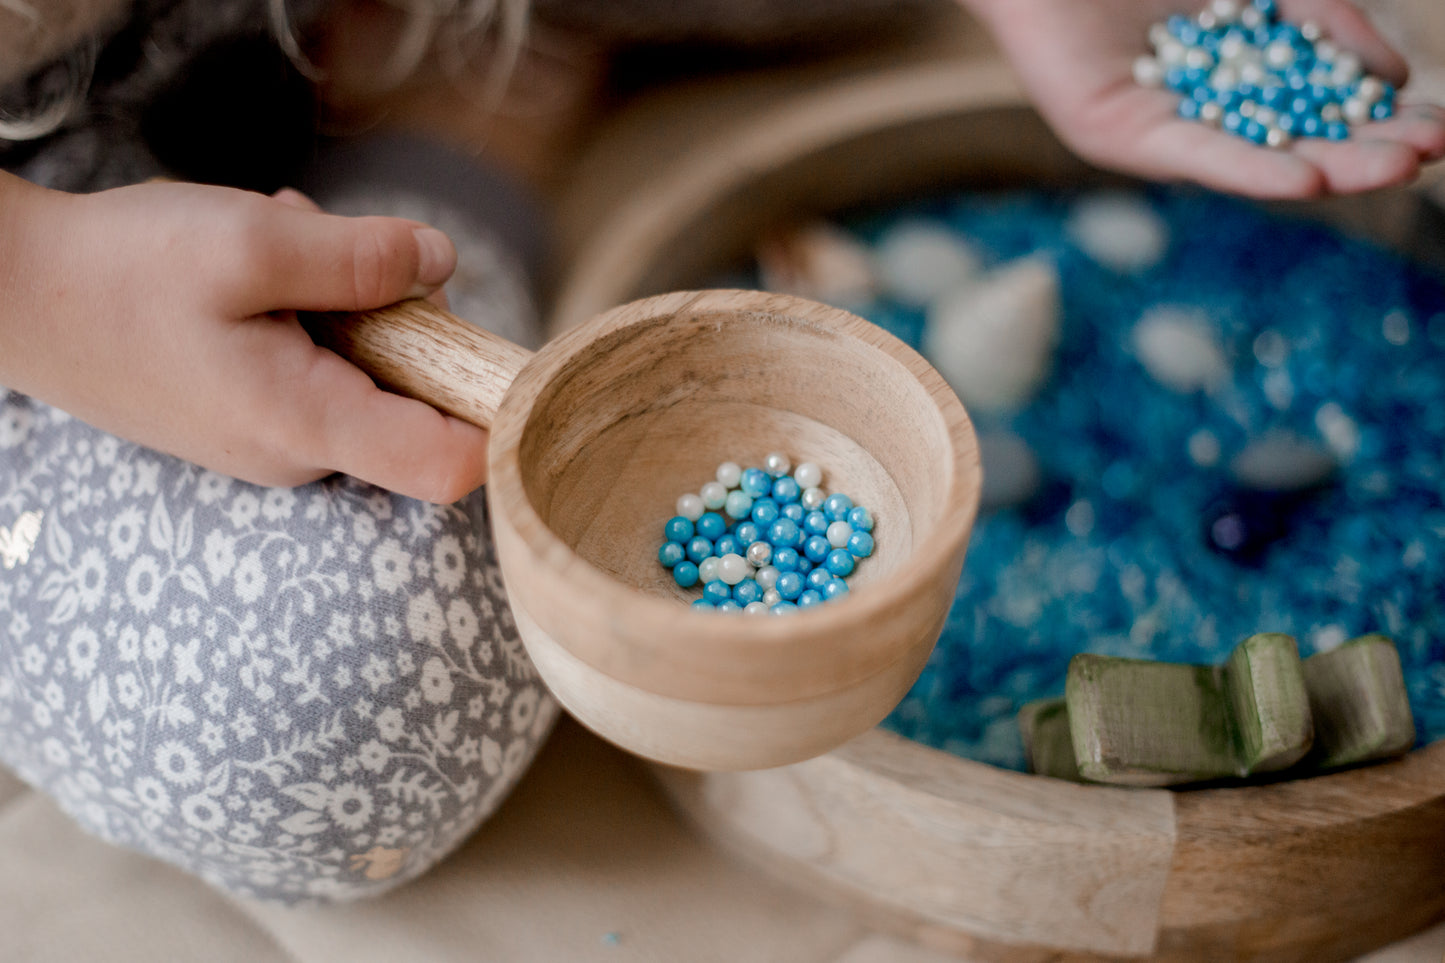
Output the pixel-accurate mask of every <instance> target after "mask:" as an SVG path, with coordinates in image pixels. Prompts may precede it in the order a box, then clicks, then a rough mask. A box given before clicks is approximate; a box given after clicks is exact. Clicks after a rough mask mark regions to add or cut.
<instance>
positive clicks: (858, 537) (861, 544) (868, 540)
mask: <svg viewBox="0 0 1445 963" xmlns="http://www.w3.org/2000/svg"><path fill="white" fill-rule="evenodd" d="M848 554H850V555H852V556H853V557H854V558H867V557H868V556H869V555H872V554H873V536H872V535H869V534H868V533H867V532H858V531H855V532H854V533H853V534H852V535H849V536H848Z"/></svg>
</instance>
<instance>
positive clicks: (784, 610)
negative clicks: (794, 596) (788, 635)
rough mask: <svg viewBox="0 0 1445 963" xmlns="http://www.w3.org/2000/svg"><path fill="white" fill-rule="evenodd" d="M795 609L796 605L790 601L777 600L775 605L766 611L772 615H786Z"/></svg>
mask: <svg viewBox="0 0 1445 963" xmlns="http://www.w3.org/2000/svg"><path fill="white" fill-rule="evenodd" d="M797 610H798V607H797V606H796V605H794V604H793V603H792V602H779V603H778V604H777V605H774V606H773V607H772V608H770V609H768V611H769V612H771V613H772V614H773V615H787V614H788V613H790V612H796V611H797Z"/></svg>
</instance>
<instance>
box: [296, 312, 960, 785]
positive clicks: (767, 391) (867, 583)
mask: <svg viewBox="0 0 1445 963" xmlns="http://www.w3.org/2000/svg"><path fill="white" fill-rule="evenodd" d="M308 327H309V328H310V329H311V331H312V335H313V337H315V338H316V339H317V341H318V343H321V344H323V345H325V346H326V347H329V348H331V349H332V350H334V351H336V352H337V353H339V354H341V355H342V356H344V357H346V358H348V359H349V360H351V361H352V362H354V363H355V364H357V365H359V366H360V367H361V368H362V369H363V370H365V371H367V372H368V373H369V374H371V375H372V377H374V378H375V379H376V380H377V381H378V383H380V384H382V385H383V386H385V387H388V388H390V389H392V390H395V391H398V392H401V393H403V394H407V395H411V396H413V397H416V398H420V399H422V400H424V401H427V402H429V403H430V404H432V405H434V406H436V407H437V408H439V409H441V410H443V411H446V412H449V413H451V414H454V415H457V416H459V417H461V418H464V419H466V420H468V421H470V422H473V423H474V424H477V425H480V426H482V427H484V428H490V429H491V432H492V437H491V446H490V450H489V453H488V454H489V462H490V480H489V482H488V485H487V501H488V506H489V508H490V511H491V517H492V526H493V532H494V535H495V538H496V543H497V551H498V557H499V559H500V561H501V566H502V575H503V579H504V581H505V583H506V587H507V592H508V596H509V598H510V601H511V606H512V612H513V614H514V615H515V617H516V620H517V625H518V628H519V630H520V632H521V636H522V640H523V642H524V643H525V644H526V646H527V649H528V652H529V653H530V655H531V657H532V660H533V661H534V662H535V663H536V665H537V668H538V670H539V672H540V673H541V675H542V677H543V679H544V680H545V681H546V683H547V684H548V686H549V687H550V688H551V690H552V691H553V693H555V694H556V696H557V698H558V699H559V700H560V701H561V702H562V704H563V705H564V706H566V708H567V709H568V710H570V711H571V712H572V714H573V715H575V716H576V717H577V718H578V719H579V720H581V721H582V722H583V723H584V724H585V725H587V726H589V727H590V728H592V729H594V730H595V731H596V732H598V733H599V734H601V735H602V736H604V737H605V738H607V739H610V740H612V741H613V742H615V743H617V744H619V745H621V746H622V747H623V748H626V749H629V750H631V751H633V752H635V753H638V754H640V755H643V756H646V757H649V758H652V759H655V760H658V761H661V762H666V763H671V764H675V765H680V766H686V767H691V768H697V769H756V768H765V767H770V766H777V765H782V764H784V763H789V762H795V761H799V760H802V759H807V758H810V757H812V756H815V755H819V754H821V753H823V752H826V751H828V750H829V749H831V748H833V747H835V746H837V745H839V744H841V743H842V742H844V741H846V740H848V739H849V738H851V737H853V736H855V735H857V734H859V733H861V732H863V731H865V730H867V729H868V728H870V727H872V726H873V725H875V724H876V723H877V722H878V721H879V720H881V719H882V718H883V717H884V716H885V715H887V714H888V712H889V711H891V710H892V708H893V707H894V706H895V705H896V704H897V703H898V701H899V700H900V699H901V698H902V697H903V695H904V693H905V692H906V691H907V690H908V688H909V687H910V686H911V685H912V684H913V681H914V680H915V679H916V678H917V676H918V673H919V672H920V671H921V670H922V668H923V665H924V662H925V661H926V660H927V658H928V655H929V653H930V652H931V651H932V648H933V644H934V642H935V641H937V638H938V635H939V633H940V632H941V630H942V627H943V622H944V618H945V616H946V614H947V612H948V609H949V606H950V605H951V603H952V601H953V596H954V591H955V588H956V586H957V582H958V577H959V572H960V569H961V567H962V564H963V555H964V548H965V544H966V542H967V539H968V534H969V531H970V529H971V527H972V524H973V520H974V516H975V513H976V510H977V505H978V498H979V491H980V485H981V476H980V470H979V460H978V450H977V445H976V441H975V438H974V434H973V428H972V426H971V425H970V423H969V420H968V417H967V416H966V415H965V414H964V410H963V407H962V405H961V404H960V403H959V401H958V398H957V397H956V396H955V395H954V393H953V392H952V390H950V389H949V387H948V386H947V385H946V384H945V383H944V381H943V379H942V378H941V377H940V376H939V375H938V374H937V373H936V372H935V371H934V370H933V369H932V368H931V367H929V365H928V363H927V362H926V361H924V360H923V359H922V358H921V357H920V356H919V355H918V354H917V353H915V352H914V351H912V350H911V349H910V348H908V347H907V346H906V345H904V344H903V343H902V342H900V341H898V340H897V339H896V338H894V337H892V336H891V335H889V334H887V333H886V332H884V331H882V330H881V329H879V328H877V327H876V326H874V325H872V324H869V323H868V322H866V321H864V320H862V319H861V318H858V317H855V316H853V315H851V314H848V313H846V312H843V311H839V310H836V309H834V308H830V307H826V306H824V305H821V304H817V303H814V302H811V301H806V300H802V299H799V298H794V297H787V296H781V295H770V294H764V293H759V292H751V291H702V292H680V293H675V294H667V295H661V296H658V297H654V298H649V299H646V300H642V301H637V302H634V303H632V304H628V305H624V306H622V307H619V308H616V309H614V310H612V311H609V312H607V313H605V314H602V315H600V316H598V317H596V318H594V319H592V320H591V321H589V322H587V323H585V324H583V325H581V326H579V327H577V328H575V329H573V330H572V331H570V332H568V333H567V334H565V335H563V336H562V337H561V338H559V339H557V340H556V341H554V342H552V343H550V344H548V345H547V346H546V347H544V348H543V349H542V350H541V351H540V352H538V353H537V354H536V355H529V354H528V353H527V352H526V351H525V350H524V349H522V348H520V347H518V346H516V345H514V344H511V343H510V342H507V341H504V340H502V339H500V338H498V337H496V336H495V335H492V334H489V333H488V332H486V331H483V330H481V329H480V328H477V327H475V326H474V325H471V324H468V323H467V322H465V321H462V320H460V319H458V318H456V317H453V316H452V315H449V314H447V313H446V312H444V311H441V310H439V309H437V308H435V307H433V306H432V305H430V304H428V303H426V302H422V301H408V302H403V303H402V304H398V305H394V306H392V307H389V308H385V309H382V310H380V311H375V312H369V313H366V314H360V315H339V316H338V315H328V316H320V317H316V318H313V319H311V320H309V321H308ZM775 450H776V451H784V452H787V453H788V455H789V456H790V457H791V458H792V461H793V463H794V464H797V463H800V462H803V461H813V462H816V463H818V464H819V465H821V466H822V467H823V471H824V486H825V487H826V488H828V489H829V490H836V491H843V492H846V493H848V494H849V495H850V496H852V498H853V499H854V501H856V502H858V503H860V504H863V505H867V506H868V507H869V508H871V509H872V510H873V514H874V516H875V517H876V518H877V520H878V521H877V528H876V529H875V531H874V535H875V538H876V547H875V550H874V554H873V555H872V556H871V557H870V558H868V559H867V560H866V561H865V562H863V563H862V564H860V565H859V567H858V570H857V573H856V574H855V575H854V576H853V579H852V585H853V588H854V591H852V592H851V593H850V594H849V595H848V596H847V597H846V598H844V599H843V600H841V601H837V602H832V603H829V604H827V605H823V606H818V607H816V608H813V609H809V610H805V611H800V612H798V613H796V614H793V615H789V616H771V615H770V616H766V617H756V616H744V615H741V614H735V615H729V614H723V613H710V612H703V611H697V610H693V609H691V608H690V607H689V606H688V604H687V602H688V601H690V600H691V597H692V596H691V595H690V594H689V593H686V592H684V591H683V590H682V589H679V588H678V587H677V586H676V585H675V584H674V582H673V580H672V576H671V573H670V572H669V571H668V570H667V569H665V568H663V567H662V566H661V565H659V564H658V562H657V548H658V546H659V544H660V540H661V537H662V526H663V523H664V522H665V521H666V520H667V519H668V518H669V517H671V516H672V515H673V514H675V509H674V505H675V502H676V500H677V496H678V495H680V494H682V493H684V492H688V491H693V492H695V491H697V490H698V489H699V488H700V487H701V485H702V483H703V482H705V481H709V480H711V479H712V478H713V476H714V472H715V471H716V468H717V465H718V464H719V463H721V462H723V461H736V462H738V463H740V464H744V465H747V464H760V463H761V462H762V459H763V457H764V455H765V454H767V453H768V452H770V451H775Z"/></svg>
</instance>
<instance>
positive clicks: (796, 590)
mask: <svg viewBox="0 0 1445 963" xmlns="http://www.w3.org/2000/svg"><path fill="white" fill-rule="evenodd" d="M806 585H807V583H806V582H804V581H803V576H801V575H799V574H798V573H797V572H784V573H783V574H782V575H779V576H778V584H777V586H776V587H777V590H778V594H779V595H781V596H782V597H783V598H784V600H786V601H789V602H791V601H793V600H795V599H796V598H797V597H798V596H799V595H802V594H803V590H804V588H805V587H806Z"/></svg>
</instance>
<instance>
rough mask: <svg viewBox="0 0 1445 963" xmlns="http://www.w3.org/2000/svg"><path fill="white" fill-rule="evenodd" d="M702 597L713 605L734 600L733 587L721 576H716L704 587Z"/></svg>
mask: <svg viewBox="0 0 1445 963" xmlns="http://www.w3.org/2000/svg"><path fill="white" fill-rule="evenodd" d="M702 597H703V598H704V599H706V600H707V601H709V602H711V603H712V604H713V605H720V604H722V603H723V602H730V601H732V597H733V587H732V586H731V585H729V584H728V583H726V582H724V581H723V580H722V579H720V578H715V579H713V580H712V581H711V582H708V583H707V584H706V585H704V586H703V587H702Z"/></svg>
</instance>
